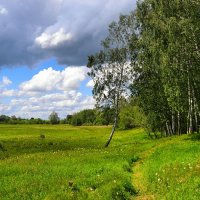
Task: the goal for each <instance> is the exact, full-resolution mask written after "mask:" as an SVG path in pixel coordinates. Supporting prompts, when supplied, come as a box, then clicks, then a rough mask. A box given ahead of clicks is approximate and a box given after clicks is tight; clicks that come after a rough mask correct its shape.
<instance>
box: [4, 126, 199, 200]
mask: <svg viewBox="0 0 200 200" xmlns="http://www.w3.org/2000/svg"><path fill="white" fill-rule="evenodd" d="M109 132H110V127H109V126H108V127H72V126H68V125H54V126H53V125H0V199H2V200H8V199H9V200H10V199H11V200H13V199H15V200H23V199H24V200H26V199H27V200H28V199H34V200H35V199H46V200H47V199H49V200H54V199H58V200H62V199H63V200H64V199H91V200H92V199H95V200H96V199H97V200H98V199H102V200H110V199H111V200H112V199H119V200H121V199H122V200H123V199H170V200H171V199H184V200H187V199H191V200H192V199H199V197H200V159H199V158H200V142H199V141H198V140H197V139H195V140H194V139H192V138H191V137H190V136H187V135H184V136H181V137H172V138H163V139H150V138H149V137H148V135H147V134H146V133H145V131H144V130H143V129H133V130H127V131H117V132H116V134H115V136H114V138H113V141H112V143H111V145H110V146H109V147H108V148H104V144H105V142H106V140H107V138H108V136H109Z"/></svg>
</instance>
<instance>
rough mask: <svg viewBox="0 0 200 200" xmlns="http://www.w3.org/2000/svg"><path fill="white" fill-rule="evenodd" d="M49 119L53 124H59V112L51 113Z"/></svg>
mask: <svg viewBox="0 0 200 200" xmlns="http://www.w3.org/2000/svg"><path fill="white" fill-rule="evenodd" d="M49 121H50V123H51V124H59V123H60V118H59V117H58V114H57V113H56V112H55V111H53V112H52V113H51V114H50V115H49Z"/></svg>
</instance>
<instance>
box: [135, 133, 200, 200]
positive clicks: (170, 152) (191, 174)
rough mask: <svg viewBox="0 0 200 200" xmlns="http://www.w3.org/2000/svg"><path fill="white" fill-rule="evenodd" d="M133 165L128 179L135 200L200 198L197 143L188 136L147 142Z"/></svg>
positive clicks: (199, 167)
mask: <svg viewBox="0 0 200 200" xmlns="http://www.w3.org/2000/svg"><path fill="white" fill-rule="evenodd" d="M151 143H152V146H150V147H149V148H147V149H145V150H144V151H141V152H140V153H139V160H138V161H137V162H136V163H134V164H133V176H132V182H133V185H134V188H135V189H136V191H137V192H138V194H137V196H136V197H135V198H134V199H136V200H154V199H155V200H156V199H159V200H160V199H163V200H165V199H170V200H173V199H174V200H175V199H178V200H179V199H180V200H194V199H195V200H196V199H199V197H200V164H199V163H200V158H199V155H200V147H199V146H200V145H199V141H192V140H191V139H190V138H188V136H186V135H184V136H181V137H174V138H164V139H159V140H157V141H156V140H154V141H151Z"/></svg>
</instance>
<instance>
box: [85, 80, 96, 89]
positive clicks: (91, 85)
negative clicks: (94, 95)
mask: <svg viewBox="0 0 200 200" xmlns="http://www.w3.org/2000/svg"><path fill="white" fill-rule="evenodd" d="M86 86H87V87H89V88H93V87H94V81H93V80H90V81H89V82H88V83H87V84H86Z"/></svg>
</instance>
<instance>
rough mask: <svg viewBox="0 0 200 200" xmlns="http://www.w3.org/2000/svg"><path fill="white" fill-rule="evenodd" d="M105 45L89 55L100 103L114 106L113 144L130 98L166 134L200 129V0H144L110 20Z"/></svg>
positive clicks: (148, 125)
mask: <svg viewBox="0 0 200 200" xmlns="http://www.w3.org/2000/svg"><path fill="white" fill-rule="evenodd" d="M108 32H109V33H108V37H106V38H105V40H103V41H102V50H101V51H99V52H98V53H96V54H94V55H90V56H89V57H88V65H87V66H88V67H89V68H90V72H89V75H90V76H91V78H92V79H93V81H94V88H93V95H94V97H95V99H96V102H97V107H98V108H102V107H105V106H109V107H110V108H112V109H114V111H115V114H114V124H113V129H112V131H111V134H110V137H109V140H108V142H107V143H106V146H108V145H109V143H110V141H111V139H112V136H113V134H114V131H115V128H116V126H117V124H118V120H119V115H120V112H121V109H122V107H123V101H124V99H125V100H127V101H130V98H131V97H134V99H135V100H136V102H137V105H138V106H139V108H140V109H141V110H142V112H143V113H144V114H145V118H146V122H145V126H146V128H147V129H148V130H149V131H150V132H154V133H161V135H162V136H171V135H174V134H177V135H180V134H183V133H193V132H199V125H200V123H199V120H200V92H199V91H200V66H199V63H200V2H199V1H197V0H193V1H190V0H170V1H166V0H159V1H158V0H143V1H138V2H137V7H136V9H135V10H134V11H133V12H131V13H130V14H129V15H121V16H120V17H119V20H118V21H116V22H113V23H111V24H110V26H109V29H108Z"/></svg>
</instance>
